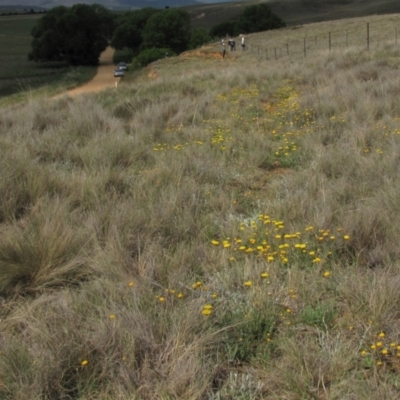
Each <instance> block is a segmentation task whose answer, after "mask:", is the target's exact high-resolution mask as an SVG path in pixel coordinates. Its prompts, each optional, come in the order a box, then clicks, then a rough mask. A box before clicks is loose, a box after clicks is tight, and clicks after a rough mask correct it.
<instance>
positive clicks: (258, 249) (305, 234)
mask: <svg viewBox="0 0 400 400" xmlns="http://www.w3.org/2000/svg"><path fill="white" fill-rule="evenodd" d="M239 231H240V235H238V236H236V237H234V238H232V239H231V238H226V239H223V240H216V239H213V240H212V241H211V244H212V245H213V246H216V247H220V248H222V249H224V250H228V251H232V252H236V253H238V254H239V255H240V254H242V255H245V256H247V255H256V256H259V257H263V258H264V259H265V260H266V261H267V262H269V263H270V262H280V263H282V264H287V263H289V261H290V260H293V259H296V260H298V259H299V257H300V258H301V260H302V261H303V262H304V263H307V262H311V263H314V264H316V263H322V262H324V261H326V259H327V257H329V256H331V255H332V253H333V251H335V249H336V248H341V247H344V246H345V244H346V242H348V241H350V235H348V234H345V235H343V234H342V233H341V232H342V229H341V228H337V229H336V235H335V234H333V232H332V231H331V230H330V229H320V230H317V231H315V230H314V228H313V227H312V226H307V227H306V228H305V229H304V230H303V231H297V232H288V231H285V225H284V222H283V221H281V220H275V219H273V218H271V217H270V216H268V215H264V214H260V215H259V216H258V218H257V220H254V219H253V220H251V221H248V222H247V223H245V222H242V223H241V224H240V227H239ZM234 259H235V257H234V256H232V260H234ZM329 276H330V272H329V271H326V272H325V274H324V277H325V278H327V277H329Z"/></svg>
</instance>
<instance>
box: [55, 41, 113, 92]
mask: <svg viewBox="0 0 400 400" xmlns="http://www.w3.org/2000/svg"><path fill="white" fill-rule="evenodd" d="M114 51H115V50H114V49H113V48H111V47H107V49H106V50H105V51H104V52H103V53H101V55H100V62H99V67H98V69H97V74H96V76H95V77H94V78H93V79H92V80H91V81H90V82H88V83H86V84H85V85H83V86H79V87H77V88H75V89H72V90H68V92H66V93H64V95H65V94H67V95H68V96H71V97H74V96H77V95H79V94H82V93H88V92H97V91H99V90H102V89H105V88H112V87H115V82H119V81H120V79H121V78H114V73H113V71H114V69H115V66H114V64H113V54H114ZM57 97H58V96H57Z"/></svg>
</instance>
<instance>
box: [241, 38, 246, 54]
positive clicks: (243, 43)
mask: <svg viewBox="0 0 400 400" xmlns="http://www.w3.org/2000/svg"><path fill="white" fill-rule="evenodd" d="M245 48H246V43H245V42H244V36H242V50H243V51H244V50H245Z"/></svg>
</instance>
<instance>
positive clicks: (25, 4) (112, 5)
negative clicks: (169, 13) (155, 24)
mask: <svg viewBox="0 0 400 400" xmlns="http://www.w3.org/2000/svg"><path fill="white" fill-rule="evenodd" d="M78 3H86V4H94V3H97V4H101V5H103V6H104V7H107V8H109V9H112V10H129V9H136V8H144V7H154V8H165V7H167V6H168V7H182V6H189V5H195V4H202V3H201V2H199V1H196V0H18V6H16V5H15V4H13V1H12V0H0V8H1V7H4V8H7V9H9V8H12V9H26V8H27V9H31V8H33V9H35V10H36V9H49V8H53V7H56V6H60V5H63V6H67V7H71V6H73V5H74V4H78Z"/></svg>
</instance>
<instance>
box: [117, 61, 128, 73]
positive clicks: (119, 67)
mask: <svg viewBox="0 0 400 400" xmlns="http://www.w3.org/2000/svg"><path fill="white" fill-rule="evenodd" d="M118 69H121V70H122V71H126V70H127V69H128V65H127V64H126V62H125V61H121V62H120V63H119V64H118Z"/></svg>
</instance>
